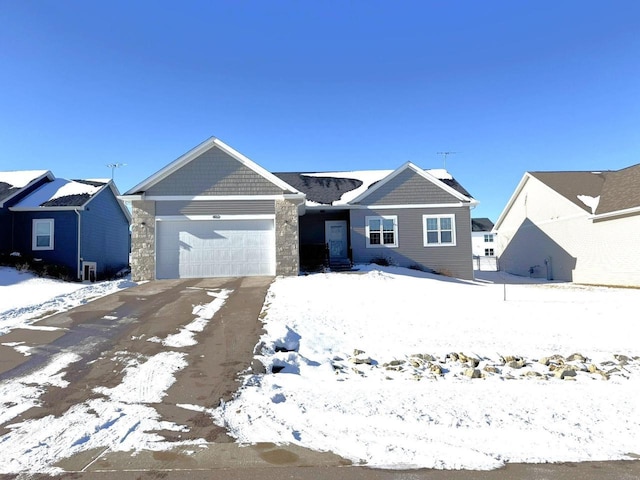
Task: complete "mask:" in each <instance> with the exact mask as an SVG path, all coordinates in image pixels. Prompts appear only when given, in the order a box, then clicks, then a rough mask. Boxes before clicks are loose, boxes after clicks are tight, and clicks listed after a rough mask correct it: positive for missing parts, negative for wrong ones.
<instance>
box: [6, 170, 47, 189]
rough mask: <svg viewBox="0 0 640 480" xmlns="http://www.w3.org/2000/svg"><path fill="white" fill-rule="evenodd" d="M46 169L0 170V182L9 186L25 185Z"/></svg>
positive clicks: (19, 186)
mask: <svg viewBox="0 0 640 480" xmlns="http://www.w3.org/2000/svg"><path fill="white" fill-rule="evenodd" d="M47 172H48V170H16V171H11V172H0V182H1V183H6V184H8V185H10V186H11V188H22V187H26V186H27V185H29V183H31V182H32V181H33V180H35V179H36V178H38V177H41V176H42V175H44V174H45V173H47Z"/></svg>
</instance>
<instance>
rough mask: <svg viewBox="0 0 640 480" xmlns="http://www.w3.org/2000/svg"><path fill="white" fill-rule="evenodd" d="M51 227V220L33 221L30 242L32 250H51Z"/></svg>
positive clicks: (38, 219) (36, 219)
mask: <svg viewBox="0 0 640 480" xmlns="http://www.w3.org/2000/svg"><path fill="white" fill-rule="evenodd" d="M53 225H54V221H53V218H35V219H33V235H32V240H31V248H32V249H33V250H53Z"/></svg>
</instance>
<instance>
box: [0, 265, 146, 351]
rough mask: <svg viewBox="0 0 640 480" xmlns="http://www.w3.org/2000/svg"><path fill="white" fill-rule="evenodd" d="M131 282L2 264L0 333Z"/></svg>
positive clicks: (111, 291) (125, 286)
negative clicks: (66, 277) (48, 274)
mask: <svg viewBox="0 0 640 480" xmlns="http://www.w3.org/2000/svg"><path fill="white" fill-rule="evenodd" d="M132 285H135V284H134V283H132V282H131V281H129V280H127V279H120V280H114V281H109V282H97V283H92V284H84V283H75V282H63V281H61V280H53V279H50V278H41V277H37V276H36V275H34V274H33V273H30V272H22V271H18V270H16V269H15V268H10V267H0V335H4V334H6V333H7V332H8V331H10V330H12V329H14V328H24V327H27V326H28V325H30V324H31V323H33V322H34V321H35V320H37V319H40V318H43V317H45V316H49V315H53V314H55V313H58V312H63V311H66V310H70V309H71V308H73V307H77V306H78V305H82V304H83V303H87V302H88V301H91V300H92V299H94V298H99V297H102V296H104V295H108V294H110V293H114V292H116V291H118V290H121V289H123V288H128V287H130V286H132ZM1 338H2V337H0V340H1Z"/></svg>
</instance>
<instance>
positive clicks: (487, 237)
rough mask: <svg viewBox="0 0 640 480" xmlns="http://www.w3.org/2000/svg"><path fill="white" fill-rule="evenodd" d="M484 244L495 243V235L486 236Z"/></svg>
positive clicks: (487, 234)
mask: <svg viewBox="0 0 640 480" xmlns="http://www.w3.org/2000/svg"><path fill="white" fill-rule="evenodd" d="M484 243H493V233H485V234H484Z"/></svg>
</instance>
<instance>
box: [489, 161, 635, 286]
mask: <svg viewBox="0 0 640 480" xmlns="http://www.w3.org/2000/svg"><path fill="white" fill-rule="evenodd" d="M494 232H495V233H496V237H495V244H496V253H497V255H498V256H499V262H500V268H501V270H504V271H506V272H509V273H513V274H517V275H525V276H531V277H542V278H544V277H546V278H548V279H554V280H565V281H572V282H576V283H585V284H596V285H612V286H613V285H615V286H634V287H640V164H638V165H633V166H631V167H628V168H624V169H622V170H616V171H597V172H588V171H576V172H526V173H525V174H524V176H523V177H522V180H521V181H520V183H519V184H518V186H517V187H516V189H515V192H514V193H513V195H512V196H511V198H510V200H509V202H508V203H507V205H506V207H505V209H504V210H503V212H502V213H501V215H500V217H499V218H498V220H497V222H496V224H495V226H494Z"/></svg>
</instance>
